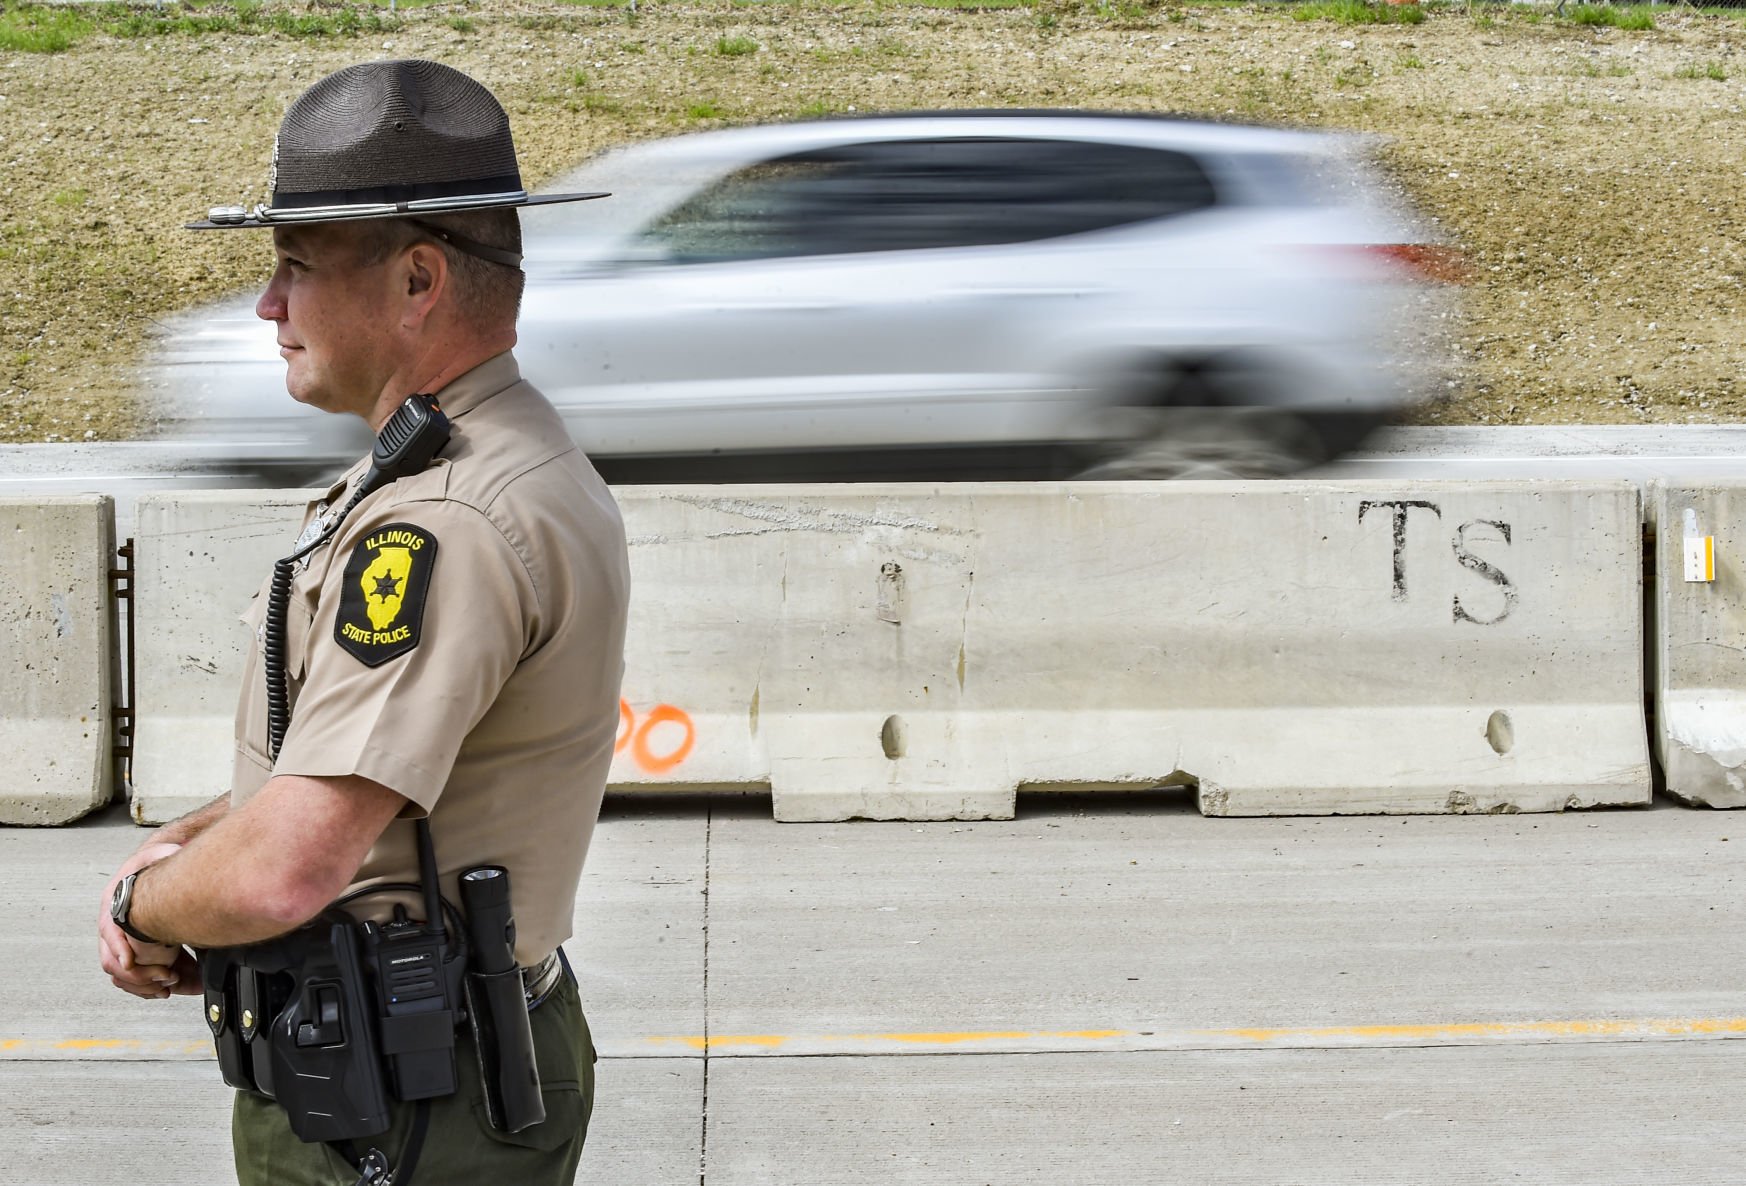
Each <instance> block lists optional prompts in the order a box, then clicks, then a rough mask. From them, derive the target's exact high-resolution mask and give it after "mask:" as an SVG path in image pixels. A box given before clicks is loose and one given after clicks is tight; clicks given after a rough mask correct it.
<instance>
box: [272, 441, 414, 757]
mask: <svg viewBox="0 0 1746 1186" xmlns="http://www.w3.org/2000/svg"><path fill="white" fill-rule="evenodd" d="M371 478H378V480H377V481H376V482H371V480H370V479H371ZM383 484H384V483H383V482H382V481H381V480H380V479H379V475H378V473H377V471H376V470H373V469H372V470H371V471H370V472H369V473H368V474H367V475H366V476H365V478H364V480H363V481H362V482H359V483H358V489H357V492H356V493H355V494H353V495H352V497H351V499H350V500H349V501H347V503H346V505H345V507H344V508H343V509H341V511H340V513H339V514H338V515H337V516H335V517H334V520H333V522H331V523H329V524H328V525H327V527H326V528H325V529H324V530H323V531H322V533H321V534H320V535H318V536H316V537H315V538H314V539H313V540H311V541H309V543H307V544H305V545H304V546H303V547H301V548H299V549H297V551H295V552H293V553H291V555H289V556H287V557H285V558H284V559H283V560H275V561H274V562H273V582H272V584H271V585H270V586H268V589H267V640H266V641H267V645H266V653H265V655H264V656H263V658H262V661H261V666H262V667H263V668H264V669H265V671H266V675H267V760H268V761H269V762H277V761H278V760H279V747H280V746H281V745H283V744H284V743H285V733H286V731H287V730H289V729H290V728H291V685H290V682H289V680H288V679H287V673H286V671H285V637H286V632H287V626H288V621H287V619H288V615H289V614H290V612H291V578H292V577H294V576H295V575H296V573H297V562H298V561H299V560H301V559H303V558H304V557H305V556H307V555H309V553H311V552H313V551H315V549H317V548H319V547H321V545H322V544H325V543H326V542H327V541H328V540H330V539H332V538H333V536H334V533H335V532H337V531H338V530H339V529H340V525H341V524H342V523H344V522H345V521H346V516H347V515H349V514H351V513H352V509H353V508H354V507H356V506H357V505H358V504H359V503H360V502H362V501H363V500H364V499H365V498H366V497H368V496H369V494H370V493H371V492H372V491H373V490H375V489H376V488H377V487H379V486H381V485H383Z"/></svg>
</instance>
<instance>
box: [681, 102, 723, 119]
mask: <svg viewBox="0 0 1746 1186" xmlns="http://www.w3.org/2000/svg"><path fill="white" fill-rule="evenodd" d="M725 114H727V113H726V112H724V111H723V110H722V109H721V105H720V104H719V103H715V102H713V101H705V102H702V103H693V104H691V105H690V106H688V107H686V108H685V118H686V119H720V118H721V117H722V116H723V115H725Z"/></svg>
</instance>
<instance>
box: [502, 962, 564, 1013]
mask: <svg viewBox="0 0 1746 1186" xmlns="http://www.w3.org/2000/svg"><path fill="white" fill-rule="evenodd" d="M563 977H564V965H563V964H562V963H561V962H560V961H559V959H558V953H557V952H556V951H553V952H552V953H551V954H550V955H548V956H546V958H545V959H543V960H539V961H538V962H536V963H532V964H528V965H527V966H525V967H523V968H522V970H521V987H522V991H523V992H525V993H526V994H527V1008H528V1012H530V1013H531V1012H533V1011H534V1010H535V1009H537V1008H539V1007H540V1004H541V1003H542V1002H543V1001H544V1000H545V999H546V998H547V997H549V996H551V995H552V990H553V989H554V988H557V987H558V981H560V980H562V979H563ZM512 999H513V998H512Z"/></svg>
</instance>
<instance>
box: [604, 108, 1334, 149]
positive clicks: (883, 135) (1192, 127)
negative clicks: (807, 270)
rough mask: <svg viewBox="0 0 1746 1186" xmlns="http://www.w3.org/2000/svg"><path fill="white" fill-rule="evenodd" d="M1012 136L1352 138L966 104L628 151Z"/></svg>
mask: <svg viewBox="0 0 1746 1186" xmlns="http://www.w3.org/2000/svg"><path fill="white" fill-rule="evenodd" d="M996 135H998V136H1012V137H1022V138H1032V139H1054V138H1062V137H1067V138H1073V139H1086V140H1103V141H1110V142H1115V143H1125V144H1140V145H1153V146H1156V147H1169V148H1178V149H1182V150H1184V151H1190V152H1194V151H1199V152H1231V153H1248V152H1286V153H1332V152H1338V151H1341V150H1342V148H1343V147H1344V146H1346V145H1349V144H1350V143H1351V142H1352V138H1351V137H1349V136H1346V135H1343V134H1340V133H1332V132H1321V131H1308V130H1299V129H1287V128H1276V127H1266V126H1261V125H1254V124H1242V123H1234V122H1233V123H1224V122H1219V121H1216V120H1211V119H1207V118H1204V117H1202V118H1189V117H1186V116H1179V115H1167V114H1156V113H1150V112H1134V111H1078V110H1070V109H1059V108H1051V109H1045V110H1027V109H1010V108H998V109H988V110H962V111H907V112H878V113H867V114H863V115H833V116H826V117H821V118H815V119H802V120H796V121H792V122H786V123H770V124H752V125H747V126H745V127H738V128H722V129H716V130H712V131H707V132H691V133H687V134H684V135H679V136H671V137H667V138H664V139H660V140H654V141H644V142H641V143H638V144H632V145H629V146H626V147H624V148H622V149H619V150H617V151H618V152H620V153H623V154H625V155H636V156H645V155H655V156H662V157H673V158H680V159H685V158H691V159H710V158H714V159H720V158H740V157H747V156H757V155H767V154H770V153H773V152H801V151H805V150H807V149H811V148H821V147H826V146H830V145H835V144H848V143H854V142H857V141H860V140H867V139H876V140H925V139H939V138H942V137H944V138H951V137H986V136H996Z"/></svg>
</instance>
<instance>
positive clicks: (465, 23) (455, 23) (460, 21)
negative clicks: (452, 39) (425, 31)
mask: <svg viewBox="0 0 1746 1186" xmlns="http://www.w3.org/2000/svg"><path fill="white" fill-rule="evenodd" d="M443 24H445V25H447V26H448V27H449V28H451V29H453V30H454V31H455V32H457V33H473V32H477V31H478V28H479V26H478V25H475V24H474V23H473V22H472V21H470V20H468V19H467V18H466V17H464V16H451V17H445V18H444V19H443Z"/></svg>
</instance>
